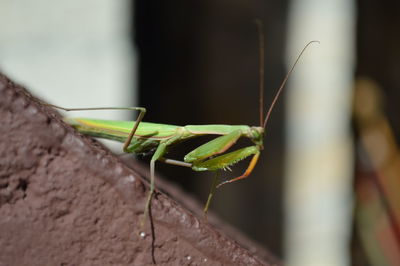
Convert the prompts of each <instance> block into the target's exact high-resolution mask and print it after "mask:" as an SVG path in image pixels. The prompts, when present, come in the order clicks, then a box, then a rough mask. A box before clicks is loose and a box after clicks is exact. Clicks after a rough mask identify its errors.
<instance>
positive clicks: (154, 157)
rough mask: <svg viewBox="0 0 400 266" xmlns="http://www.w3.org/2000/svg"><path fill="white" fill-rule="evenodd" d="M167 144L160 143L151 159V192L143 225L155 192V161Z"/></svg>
mask: <svg viewBox="0 0 400 266" xmlns="http://www.w3.org/2000/svg"><path fill="white" fill-rule="evenodd" d="M167 146H168V145H167V143H160V145H158V147H157V150H156V151H155V153H154V154H153V157H151V160H150V191H149V194H148V196H147V201H146V205H145V207H144V216H143V219H142V221H141V223H140V226H141V227H143V226H144V222H145V221H146V219H147V216H148V214H149V209H150V203H151V198H152V197H153V193H154V169H155V163H156V161H157V160H159V159H160V158H161V157H162V156H163V155H164V154H165V152H166V149H167Z"/></svg>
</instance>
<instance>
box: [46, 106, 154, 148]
mask: <svg viewBox="0 0 400 266" xmlns="http://www.w3.org/2000/svg"><path fill="white" fill-rule="evenodd" d="M42 103H43V105H47V106H50V107H54V108H57V109H60V110H64V111H67V112H69V111H95V110H131V111H134V110H135V111H139V115H138V117H137V118H136V121H135V124H134V125H133V127H132V130H131V132H130V133H129V135H128V138H127V139H126V141H125V143H124V147H123V150H124V152H127V151H128V147H129V144H131V141H132V138H133V136H134V135H135V132H136V130H137V128H138V126H139V124H140V122H142V120H143V117H144V115H145V114H146V108H144V107H89V108H65V107H61V106H58V105H54V104H48V103H44V102H42Z"/></svg>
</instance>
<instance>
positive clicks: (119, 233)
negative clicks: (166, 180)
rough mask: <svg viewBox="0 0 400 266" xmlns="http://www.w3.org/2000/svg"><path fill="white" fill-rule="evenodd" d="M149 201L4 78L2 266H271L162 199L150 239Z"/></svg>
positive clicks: (127, 175) (89, 144) (0, 87)
mask: <svg viewBox="0 0 400 266" xmlns="http://www.w3.org/2000/svg"><path fill="white" fill-rule="evenodd" d="M147 191H148V186H147V183H146V182H145V181H143V178H142V177H141V176H140V175H139V174H138V172H137V171H134V170H133V169H131V168H130V167H128V166H127V165H126V164H124V163H123V162H122V161H121V160H120V159H119V158H117V157H115V156H114V155H112V154H111V153H109V152H108V151H107V150H106V149H105V148H103V147H102V146H101V145H99V144H98V143H97V142H96V141H93V140H92V139H90V138H88V137H85V136H82V135H80V134H78V133H77V132H75V131H74V130H73V129H72V128H70V127H69V126H67V125H66V124H64V123H63V122H62V121H61V120H60V117H59V115H58V114H57V113H56V112H55V111H53V110H52V109H50V108H48V107H46V106H43V105H42V104H40V103H39V102H37V101H36V100H35V99H34V98H33V97H31V96H30V95H29V94H28V93H27V92H26V90H25V89H23V88H21V87H19V86H17V85H15V84H14V83H12V82H11V81H10V80H9V79H7V78H6V77H5V76H3V75H0V266H3V265H7V266H8V265H151V264H153V263H154V261H155V262H156V263H157V265H276V264H277V260H276V259H274V258H273V257H272V256H270V255H268V253H267V252H265V251H263V250H262V249H260V248H259V247H258V246H257V245H255V244H254V245H253V244H252V243H251V242H248V241H247V243H246V246H247V247H248V249H244V248H243V247H242V246H241V245H239V244H238V243H237V242H236V241H233V240H231V239H230V238H228V237H227V236H225V235H224V234H223V233H221V232H220V231H217V230H215V229H214V228H213V227H212V226H211V225H210V224H208V223H207V222H206V221H204V220H203V219H201V218H197V217H195V216H194V215H192V214H191V213H190V212H189V211H187V210H185V209H184V208H183V207H181V206H179V205H178V204H177V203H176V202H175V201H173V200H171V199H170V198H168V197H167V196H166V195H165V194H163V193H160V192H158V193H157V194H156V197H155V198H154V199H153V204H152V221H153V228H154V231H153V233H152V230H151V226H150V222H149V221H147V223H146V225H145V228H143V229H141V228H140V226H139V220H140V218H141V217H142V215H143V208H144V203H145V198H146V195H147ZM188 200H190V199H188ZM249 250H251V252H250V251H249Z"/></svg>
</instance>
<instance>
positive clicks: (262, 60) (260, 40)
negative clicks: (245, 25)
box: [254, 19, 265, 127]
mask: <svg viewBox="0 0 400 266" xmlns="http://www.w3.org/2000/svg"><path fill="white" fill-rule="evenodd" d="M254 23H256V25H257V31H258V46H259V47H258V48H259V55H260V62H259V64H260V72H259V75H260V84H259V86H260V87H259V90H260V91H259V94H260V98H259V105H260V107H259V109H260V110H259V111H260V127H262V125H263V119H264V73H265V55H264V54H265V53H264V49H265V47H264V30H263V23H262V21H261V20H259V19H255V20H254Z"/></svg>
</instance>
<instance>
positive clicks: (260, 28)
mask: <svg viewBox="0 0 400 266" xmlns="http://www.w3.org/2000/svg"><path fill="white" fill-rule="evenodd" d="M256 23H257V25H258V29H259V31H260V33H259V36H260V40H259V44H260V116H261V118H260V124H261V125H260V126H261V127H263V128H265V126H266V125H267V122H268V120H269V117H270V116H271V112H272V110H273V109H274V106H275V104H276V102H277V100H278V99H279V96H280V94H281V92H282V90H283V88H284V87H285V85H286V82H287V81H288V79H289V77H290V75H291V74H292V72H293V70H294V68H295V67H296V65H297V63H298V62H299V60H300V58H301V56H302V55H303V53H304V51H305V50H306V49H307V48H308V46H310V45H311V44H312V43H319V41H310V42H309V43H307V44H306V46H304V48H303V49H302V50H301V52H300V54H299V55H298V56H297V58H296V61H294V63H293V65H292V67H291V68H290V70H289V71H288V73H287V74H286V76H285V78H284V79H283V81H282V84H281V86H280V87H279V89H278V91H277V92H276V94H275V97H274V99H273V100H272V103H271V105H270V106H269V109H268V112H267V115H266V116H265V120H264V123H263V122H262V119H263V110H262V109H263V105H262V104H263V102H264V100H263V99H262V98H264V93H263V87H264V48H263V46H264V37H263V33H262V32H261V30H262V24H261V21H259V20H257V21H256Z"/></svg>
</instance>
